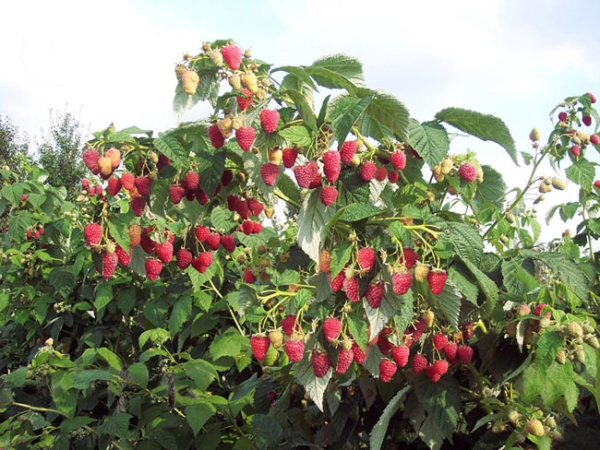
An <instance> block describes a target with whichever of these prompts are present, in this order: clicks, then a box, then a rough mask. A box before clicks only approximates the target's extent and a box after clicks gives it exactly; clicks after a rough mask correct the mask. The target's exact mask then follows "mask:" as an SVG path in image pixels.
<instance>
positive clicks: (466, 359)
mask: <svg viewBox="0 0 600 450" xmlns="http://www.w3.org/2000/svg"><path fill="white" fill-rule="evenodd" d="M456 356H458V359H460V361H461V362H462V363H463V364H471V360H472V359H473V349H472V348H471V347H470V346H469V345H459V346H458V348H457V349H456Z"/></svg>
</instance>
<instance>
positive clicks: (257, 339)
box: [250, 334, 271, 361]
mask: <svg viewBox="0 0 600 450" xmlns="http://www.w3.org/2000/svg"><path fill="white" fill-rule="evenodd" d="M270 345H271V341H270V340H269V337H268V336H265V335H264V334H255V335H253V336H252V337H251V338H250V348H251V349H252V354H253V355H254V357H255V358H256V359H258V360H259V361H262V360H263V359H265V356H267V350H269V346H270Z"/></svg>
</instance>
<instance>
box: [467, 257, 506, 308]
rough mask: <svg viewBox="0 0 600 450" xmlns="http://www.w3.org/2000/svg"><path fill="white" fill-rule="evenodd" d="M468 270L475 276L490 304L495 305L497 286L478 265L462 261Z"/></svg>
mask: <svg viewBox="0 0 600 450" xmlns="http://www.w3.org/2000/svg"><path fill="white" fill-rule="evenodd" d="M463 262H464V263H465V265H466V266H467V268H468V269H469V271H470V272H471V273H472V274H473V275H474V276H475V279H476V280H477V284H479V287H480V288H481V290H482V291H483V293H484V294H485V296H486V298H487V299H488V301H489V302H490V304H491V305H495V304H496V302H497V301H498V286H496V283H494V282H493V281H492V279H490V277H488V276H487V275H486V274H485V273H483V272H482V271H481V270H480V269H479V266H477V265H475V264H474V263H472V262H471V261H463Z"/></svg>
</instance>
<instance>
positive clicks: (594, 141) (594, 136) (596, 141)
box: [590, 134, 600, 145]
mask: <svg viewBox="0 0 600 450" xmlns="http://www.w3.org/2000/svg"><path fill="white" fill-rule="evenodd" d="M590 142H591V143H592V144H594V145H598V144H599V143H600V138H599V137H598V135H597V134H592V135H591V136H590Z"/></svg>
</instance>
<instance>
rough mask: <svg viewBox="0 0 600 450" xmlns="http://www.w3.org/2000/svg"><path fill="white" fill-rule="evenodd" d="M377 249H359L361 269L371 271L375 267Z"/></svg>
mask: <svg viewBox="0 0 600 450" xmlns="http://www.w3.org/2000/svg"><path fill="white" fill-rule="evenodd" d="M375 257H376V254H375V250H374V249H373V248H371V247H363V248H361V249H359V250H358V253H357V258H356V259H357V260H358V264H359V265H360V267H361V269H362V270H364V271H366V272H370V271H372V270H373V267H375Z"/></svg>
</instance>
